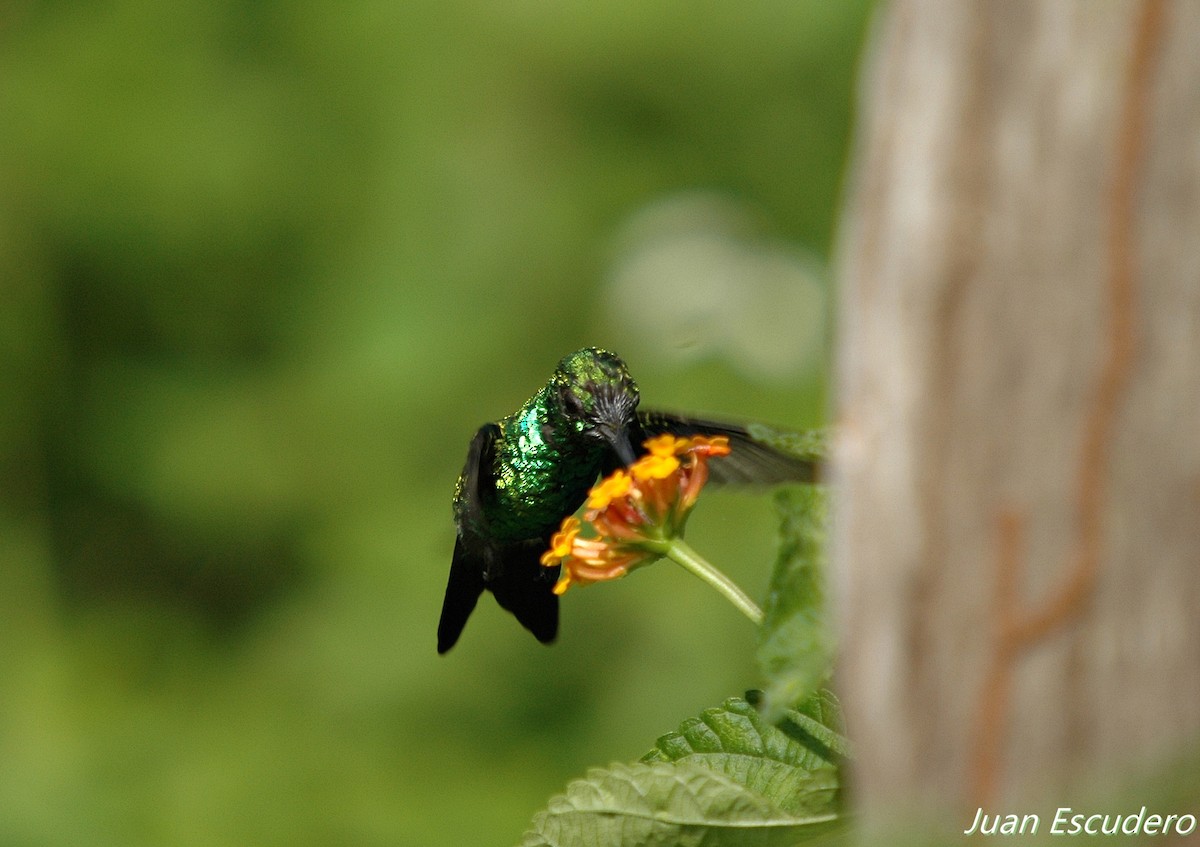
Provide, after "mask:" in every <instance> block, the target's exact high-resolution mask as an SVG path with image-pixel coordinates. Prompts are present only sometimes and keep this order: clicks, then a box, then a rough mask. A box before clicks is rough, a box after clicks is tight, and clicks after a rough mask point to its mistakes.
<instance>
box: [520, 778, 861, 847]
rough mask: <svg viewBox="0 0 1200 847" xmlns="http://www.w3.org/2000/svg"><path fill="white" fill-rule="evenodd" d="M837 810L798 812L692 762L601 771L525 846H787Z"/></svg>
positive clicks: (536, 822) (564, 800)
mask: <svg viewBox="0 0 1200 847" xmlns="http://www.w3.org/2000/svg"><path fill="white" fill-rule="evenodd" d="M836 820H837V816H836V815H835V814H834V813H832V812H827V813H824V814H815V815H796V814H791V813H789V812H786V811H784V810H782V809H780V808H779V807H778V806H776V805H775V804H774V803H772V802H770V801H769V800H768V799H766V798H765V797H763V796H761V795H760V794H758V793H756V792H755V791H753V790H751V789H750V788H748V787H747V786H745V785H742V784H740V783H739V782H737V781H736V780H734V779H731V778H730V777H728V776H726V775H724V774H723V773H720V772H719V771H716V770H713V769H711V768H709V767H706V766H705V765H703V764H700V763H695V762H692V761H690V760H683V761H679V762H673V763H667V762H636V763H634V764H631V765H621V764H614V765H612V766H610V767H608V768H595V769H593V770H591V771H589V772H588V775H587V777H586V778H585V779H580V780H576V781H574V782H572V783H571V784H570V785H568V786H567V790H566V793H564V794H561V795H559V796H557V797H554V798H552V799H551V800H550V803H549V806H548V807H547V808H546V809H545V810H544V811H542V812H539V813H538V814H537V815H536V816H535V817H534V819H533V824H532V827H531V829H530V830H529V831H528V832H526V833H525V836H524V837H523V838H522V840H521V844H520V847H567V845H579V847H622V846H623V845H628V847H634V845H662V847H668V845H680V847H735V845H736V846H737V847H742V845H755V847H774V845H779V847H784V845H793V844H796V843H797V842H798V841H802V840H804V839H806V838H808V837H811V836H815V835H817V834H820V833H821V832H824V831H826V830H827V829H829V828H830V827H831V826H832V824H834V823H835V822H836Z"/></svg>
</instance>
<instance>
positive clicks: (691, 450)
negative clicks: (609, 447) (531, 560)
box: [541, 434, 729, 594]
mask: <svg viewBox="0 0 1200 847" xmlns="http://www.w3.org/2000/svg"><path fill="white" fill-rule="evenodd" d="M645 447H646V450H647V451H648V452H647V453H646V455H645V456H643V457H642V458H640V459H638V460H637V461H636V462H634V463H633V465H632V466H631V467H630V468H629V470H628V471H625V470H618V471H615V472H614V473H613V474H611V475H610V476H608V477H606V478H605V479H603V480H601V481H600V483H598V484H597V485H596V486H595V487H593V488H592V490H591V492H589V494H588V500H587V511H585V512H584V515H583V520H584V522H586V524H588V525H589V526H590V527H591V528H592V529H593V530H594V531H595V535H592V536H583V535H581V530H582V528H583V524H582V523H581V522H580V520H579V519H578V518H576V517H574V516H572V517H568V518H565V519H564V520H563V522H562V526H561V528H560V529H559V531H558V532H557V533H555V535H554V536H553V538H551V540H550V549H548V550H547V551H546V552H545V553H544V554H542V558H541V563H542V564H543V565H544V566H546V567H555V566H556V565H559V564H561V565H562V571H561V572H560V575H559V578H558V582H557V583H556V584H555V586H554V593H555V594H562V593H564V592H565V591H566V590H567V589H568V588H569V587H570V586H571V585H574V584H578V585H590V584H591V583H594V582H603V581H605V580H610V579H618V578H620V577H622V576H624V575H625V574H627V573H628V572H629V571H631V570H633V569H634V568H637V567H640V566H642V565H645V564H649V563H650V562H652V561H654V560H655V559H657V558H659V557H660V556H661V555H663V553H664V552H665V549H666V545H667V543H668V542H669V541H670V540H671V539H672V538H675V537H677V536H679V535H682V533H683V527H684V524H685V523H686V521H687V516H688V513H689V512H691V510H692V507H693V506H694V505H695V504H696V499H697V497H698V496H699V494H700V489H701V488H703V487H704V483H705V482H706V481H707V480H708V460H709V459H710V458H713V457H715V456H725V455H728V453H729V439H727V438H725V437H724V436H714V437H712V438H708V437H705V436H693V437H691V438H678V437H676V436H674V435H669V434H667V435H660V436H657V437H656V438H651V439H650V440H649V441H647V442H646V444H645Z"/></svg>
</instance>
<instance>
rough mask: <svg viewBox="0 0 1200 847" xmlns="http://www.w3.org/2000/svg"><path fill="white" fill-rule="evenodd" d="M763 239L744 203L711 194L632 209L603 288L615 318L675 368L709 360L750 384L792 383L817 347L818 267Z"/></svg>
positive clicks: (804, 255)
mask: <svg viewBox="0 0 1200 847" xmlns="http://www.w3.org/2000/svg"><path fill="white" fill-rule="evenodd" d="M761 231H762V227H761V226H760V224H759V220H758V219H757V218H756V216H755V215H754V214H753V213H752V212H751V210H750V209H749V208H748V207H747V206H746V205H745V204H743V203H740V202H739V201H737V200H736V199H734V198H732V197H729V196H727V195H723V194H717V193H715V192H700V191H696V192H688V193H684V194H676V195H672V196H670V197H667V198H665V199H662V200H659V201H656V202H654V203H652V204H651V205H649V206H647V207H645V208H643V209H641V210H639V211H638V212H636V213H634V214H633V215H632V216H631V217H630V219H629V220H628V221H627V222H626V223H625V224H624V225H623V226H622V227H621V229H620V231H619V233H618V238H617V245H616V246H617V253H616V257H615V260H614V262H613V267H612V272H611V277H610V279H609V282H608V286H607V289H606V300H607V305H608V308H609V309H610V310H611V313H612V317H613V318H614V319H615V320H616V321H617V322H618V325H619V326H621V327H622V328H623V329H624V330H625V331H626V332H628V333H629V334H630V336H631V337H632V339H633V340H634V342H635V343H637V344H641V345H644V346H645V347H646V348H648V349H650V350H652V351H654V353H655V354H656V355H657V356H660V357H662V358H664V359H666V360H668V361H669V360H674V361H675V362H676V363H677V364H682V363H684V362H687V361H691V360H694V359H700V358H709V357H714V356H716V357H721V358H724V359H726V360H728V361H729V362H730V364H732V365H733V366H734V367H736V368H737V369H738V370H739V371H741V372H742V373H743V374H744V375H745V376H747V377H749V378H753V379H758V380H763V379H771V380H774V379H788V378H792V377H795V376H796V375H797V374H798V373H799V372H800V371H802V370H803V369H804V368H806V367H808V366H809V365H810V364H811V362H812V359H813V357H814V355H815V354H816V353H817V351H818V350H819V345H820V344H821V340H822V328H823V326H824V322H825V294H824V286H823V284H822V278H823V276H824V269H823V267H822V265H821V263H820V261H819V260H818V259H817V258H816V257H815V256H813V255H811V254H810V253H808V252H807V251H805V250H803V249H802V248H801V247H799V246H798V245H795V244H791V243H788V242H785V241H782V240H778V239H770V238H767V237H765V236H763V235H762V234H761ZM647 304H656V305H655V307H654V308H647Z"/></svg>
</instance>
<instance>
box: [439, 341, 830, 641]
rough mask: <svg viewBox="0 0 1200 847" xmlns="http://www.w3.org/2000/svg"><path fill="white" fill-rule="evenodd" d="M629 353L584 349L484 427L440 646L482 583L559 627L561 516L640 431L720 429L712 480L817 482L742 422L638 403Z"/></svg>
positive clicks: (637, 440) (534, 629)
mask: <svg viewBox="0 0 1200 847" xmlns="http://www.w3.org/2000/svg"><path fill="white" fill-rule="evenodd" d="M639 399H640V395H639V392H638V387H637V383H636V382H634V380H633V377H632V376H630V374H629V370H628V368H627V367H626V366H625V362H624V361H622V360H621V358H620V357H619V356H617V355H616V354H615V353H612V352H609V351H608V350H603V349H600V348H598V347H585V348H584V349H582V350H576V351H575V352H574V353H571V354H569V355H567V356H565V357H563V359H562V360H561V361H560V362H559V363H558V366H557V367H556V368H555V369H554V374H553V375H552V376H551V377H550V380H549V381H548V382H547V383H546V384H545V385H543V386H542V387H541V388H540V389H538V391H537V393H535V394H534V395H533V396H532V397H530V398H529V399H528V400H526V401H525V403H524V404H523V405H522V406H521V408H520V409H518V410H517V411H516V412H514V413H513V414H511V415H509V416H508V417H505V418H501V419H500V420H498V421H495V422H493V423H486V424H484V425H483V426H481V427H480V428H479V430H478V431H477V432H476V433H475V436H474V438H472V439H471V445H470V447H469V448H468V449H467V461H466V464H465V465H464V466H463V470H462V474H461V475H460V476H459V478H458V482H457V484H456V486H455V491H454V521H455V524H456V526H457V529H458V533H457V537H456V539H455V542H454V555H453V557H452V559H451V561H450V578H449V580H448V582H447V584H446V596H445V599H444V600H443V603H442V614H441V619H440V621H439V622H438V653H445V652H446V651H448V650H449V649H450V648H451V647H453V646H454V645H455V643H456V642H457V641H458V638H459V636H460V635H461V634H462V631H463V627H464V626H466V623H467V618H468V617H470V615H471V612H472V611H474V609H475V604H476V603H477V602H478V600H479V597H480V595H481V594H482V593H483V591H484V589H487V590H489V591H490V592H491V593H492V596H494V597H495V598H496V602H498V603H499V604H500V606H501V607H502V608H504V609H506V610H508V611H509V612H511V613H512V614H513V615H514V616H515V617H516V619H517V621H518V622H520V623H521V625H522V626H524V627H525V628H526V629H528V630H529V631H530V632H531V633H533V635H534V637H535V638H537V640H538V641H540V642H542V643H543V644H549V643H550V642H552V641H553V640H554V638H555V636H556V635H557V634H558V597H557V596H556V595H555V594H554V593H553V591H552V589H553V587H554V583H555V581H556V580H557V578H558V570H559V568H558V567H552V568H548V567H545V566H543V565H542V564H541V562H540V561H539V560H540V557H541V554H542V553H543V552H544V551H545V550H546V549H547V547H548V546H549V544H550V538H551V536H552V535H553V534H554V533H555V532H556V531H557V530H558V528H559V525H560V524H561V523H562V520H563V518H565V517H567V516H568V515H571V514H573V513H574V512H575V511H576V510H577V509H579V507H580V506H582V505H583V502H584V501H585V500H586V499H587V495H588V491H589V489H590V488H591V487H592V486H593V484H594V483H595V481H596V479H597V477H599V476H601V475H607V474H609V473H611V472H612V471H614V470H616V469H617V468H620V467H628V466H629V465H631V464H633V462H634V461H636V459H637V454H638V451H639V450H640V448H641V446H642V444H643V442H644V441H645V440H646V439H648V438H652V437H654V436H656V435H662V434H664V433H670V434H672V435H676V436H680V437H685V436H691V435H706V436H714V435H723V436H726V437H727V438H729V441H730V445H731V447H732V448H733V449H732V452H731V453H730V455H729V456H725V457H722V458H719V459H714V460H713V462H712V464H711V466H710V477H709V479H710V480H711V481H712V482H715V483H722V482H724V483H763V484H774V483H781V482H812V481H813V480H814V479H815V477H816V468H815V466H814V463H813V462H812V461H811V460H808V459H802V458H798V457H796V456H793V455H790V454H787V453H783V452H781V451H779V450H776V449H775V448H773V447H771V446H769V445H767V444H765V443H763V442H762V441H759V440H756V439H755V438H754V437H753V436H752V435H751V434H750V432H749V431H748V430H747V429H746V428H745V427H743V426H740V425H738V424H733V423H722V422H719V421H711V420H702V419H699V418H691V417H684V416H679V415H675V414H671V413H667V412H658V411H647V410H640V409H639V408H638V402H639Z"/></svg>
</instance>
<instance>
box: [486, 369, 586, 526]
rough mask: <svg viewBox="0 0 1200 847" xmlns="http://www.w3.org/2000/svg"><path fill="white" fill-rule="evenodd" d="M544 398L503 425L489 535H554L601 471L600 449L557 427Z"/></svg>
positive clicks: (534, 400) (488, 509)
mask: <svg viewBox="0 0 1200 847" xmlns="http://www.w3.org/2000/svg"><path fill="white" fill-rule="evenodd" d="M545 394H548V392H544V393H543V392H539V395H538V396H535V397H533V398H531V400H530V402H529V403H527V404H526V405H525V406H524V407H522V409H521V410H520V411H519V412H517V413H516V414H515V415H512V416H511V417H508V418H505V419H504V420H503V421H501V422H500V429H501V437H500V439H499V440H498V441H497V444H496V455H495V463H494V466H493V475H494V479H495V485H496V487H495V499H494V501H493V502H492V503H490V504H487V505H486V506H485V511H486V512H487V514H488V520H489V528H490V531H491V532H492V533H493V535H494V536H495V537H497V538H500V539H507V540H513V541H516V540H524V539H528V538H535V537H539V536H543V535H546V534H548V533H550V532H553V531H554V530H555V529H557V528H558V525H559V523H560V522H561V521H562V519H563V518H564V517H566V516H567V515H569V514H571V513H572V512H574V511H575V510H576V509H578V508H579V507H580V506H581V505H582V504H583V501H584V500H585V499H586V497H587V492H588V489H589V488H590V487H591V486H592V484H593V483H594V482H595V480H596V476H597V475H598V474H599V471H600V463H601V459H602V448H601V447H600V445H599V444H596V445H593V444H591V443H590V442H586V441H583V440H582V439H580V438H579V437H578V436H576V435H575V433H573V432H571V431H569V430H567V431H563V430H564V429H565V427H562V426H559V427H556V426H555V425H554V423H553V421H552V420H551V411H550V409H549V406H548V403H549V398H548V397H546V396H544V395H545ZM572 436H574V437H572Z"/></svg>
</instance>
